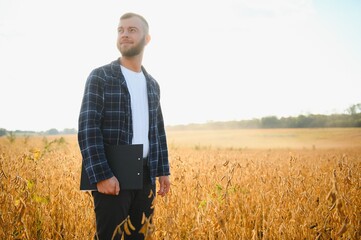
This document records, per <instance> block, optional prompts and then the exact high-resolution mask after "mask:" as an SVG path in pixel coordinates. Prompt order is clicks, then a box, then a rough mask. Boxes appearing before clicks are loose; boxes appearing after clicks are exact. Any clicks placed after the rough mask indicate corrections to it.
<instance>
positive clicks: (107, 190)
mask: <svg viewBox="0 0 361 240" xmlns="http://www.w3.org/2000/svg"><path fill="white" fill-rule="evenodd" d="M97 188H98V192H100V193H104V194H108V195H118V194H119V191H120V187H119V181H118V179H117V178H116V177H114V176H113V177H111V178H109V179H105V180H103V181H100V182H98V183H97Z"/></svg>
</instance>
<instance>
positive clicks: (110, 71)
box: [91, 60, 120, 78]
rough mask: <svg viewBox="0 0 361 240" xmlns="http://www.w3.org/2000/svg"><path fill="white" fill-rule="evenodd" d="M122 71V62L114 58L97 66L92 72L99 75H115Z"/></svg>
mask: <svg viewBox="0 0 361 240" xmlns="http://www.w3.org/2000/svg"><path fill="white" fill-rule="evenodd" d="M119 72H120V64H119V61H117V60H114V61H112V62H110V63H108V64H105V65H103V66H100V67H97V68H95V69H93V70H92V72H91V74H92V75H96V76H98V77H104V78H105V77H108V76H115V75H117V74H118V73H119Z"/></svg>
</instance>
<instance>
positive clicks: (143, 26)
mask: <svg viewBox="0 0 361 240" xmlns="http://www.w3.org/2000/svg"><path fill="white" fill-rule="evenodd" d="M149 41H150V35H149V26H148V23H147V21H146V20H145V19H144V18H143V17H142V16H140V15H138V14H135V13H126V14H124V15H123V16H122V17H121V18H120V22H119V26H118V38H117V47H118V49H119V51H120V53H121V57H120V58H119V59H118V60H116V61H113V62H111V63H110V64H107V65H105V66H102V67H100V68H97V69H94V70H93V71H92V72H91V74H90V75H89V77H88V79H87V82H86V85H85V91H84V96H83V101H82V105H81V110H80V115H79V132H78V142H79V147H80V150H81V153H82V157H83V164H84V166H85V169H86V172H87V174H88V176H89V181H90V182H91V183H92V184H94V183H96V186H97V189H98V191H93V192H92V195H93V198H94V208H95V217H96V228H97V236H96V237H98V239H101V240H109V239H111V238H112V236H113V232H114V230H115V229H116V228H117V226H118V225H119V224H120V223H122V222H123V221H124V220H125V219H127V217H128V216H129V218H130V222H131V224H132V225H133V226H134V227H135V230H134V231H132V232H131V235H127V234H125V235H124V237H125V239H144V234H142V233H139V230H140V229H141V227H142V224H141V221H142V217H143V214H145V216H146V217H147V218H151V216H152V214H153V207H152V202H153V199H154V195H155V191H156V190H155V188H156V187H155V185H156V183H155V181H156V177H158V180H159V191H158V194H159V195H161V196H165V195H166V194H167V193H168V191H169V188H170V180H169V175H170V170H169V162H168V149H167V141H166V135H165V129H164V123H163V116H162V110H161V106H160V89H159V85H158V83H157V82H156V81H155V80H154V79H153V78H152V76H150V75H149V74H148V73H147V72H146V70H145V69H144V67H143V66H142V59H143V53H144V48H145V46H146V45H147V44H148V43H149ZM105 144H106V145H125V144H143V160H144V169H143V171H144V182H143V189H142V190H122V186H121V185H120V184H119V182H118V179H117V178H116V177H115V176H114V174H113V172H112V171H111V169H110V167H109V164H108V162H107V159H106V157H105V152H104V145H105ZM119 238H120V236H119V235H118V236H117V238H116V239H119Z"/></svg>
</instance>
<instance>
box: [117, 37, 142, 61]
mask: <svg viewBox="0 0 361 240" xmlns="http://www.w3.org/2000/svg"><path fill="white" fill-rule="evenodd" d="M145 43H146V42H145V37H143V38H142V39H141V41H139V43H138V44H137V45H135V46H133V47H130V48H122V47H121V45H120V44H118V49H119V51H120V53H121V54H122V56H123V57H134V56H137V55H139V54H140V53H141V52H142V51H143V49H144V47H145Z"/></svg>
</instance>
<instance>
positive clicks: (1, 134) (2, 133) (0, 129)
mask: <svg viewBox="0 0 361 240" xmlns="http://www.w3.org/2000/svg"><path fill="white" fill-rule="evenodd" d="M6 133H7V131H6V129H5V128H0V137H1V136H5V135H6Z"/></svg>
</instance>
